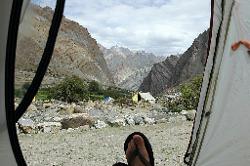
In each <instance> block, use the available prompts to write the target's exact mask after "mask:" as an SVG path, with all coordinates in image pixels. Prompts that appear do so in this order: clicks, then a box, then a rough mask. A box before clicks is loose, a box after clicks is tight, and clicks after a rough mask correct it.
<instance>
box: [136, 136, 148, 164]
mask: <svg viewBox="0 0 250 166" xmlns="http://www.w3.org/2000/svg"><path fill="white" fill-rule="evenodd" d="M133 140H134V143H135V145H136V147H137V148H138V150H139V152H140V154H141V155H142V156H143V157H144V158H145V159H146V160H148V161H149V157H148V152H147V149H146V147H145V143H144V140H143V138H142V137H141V136H139V135H135V136H134V137H133Z"/></svg>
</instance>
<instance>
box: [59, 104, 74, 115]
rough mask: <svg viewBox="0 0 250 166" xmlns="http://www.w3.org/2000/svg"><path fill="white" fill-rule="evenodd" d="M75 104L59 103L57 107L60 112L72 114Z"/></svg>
mask: <svg viewBox="0 0 250 166" xmlns="http://www.w3.org/2000/svg"><path fill="white" fill-rule="evenodd" d="M75 107H76V105H75V104H74V103H73V104H70V105H60V106H59V108H61V110H60V113H62V114H69V115H70V114H73V113H74V112H75Z"/></svg>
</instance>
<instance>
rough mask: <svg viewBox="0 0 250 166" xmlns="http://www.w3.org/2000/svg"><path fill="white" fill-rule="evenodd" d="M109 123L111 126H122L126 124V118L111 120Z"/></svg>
mask: <svg viewBox="0 0 250 166" xmlns="http://www.w3.org/2000/svg"><path fill="white" fill-rule="evenodd" d="M108 124H109V125H110V126H111V127H122V126H126V123H125V120H124V119H115V120H110V121H108Z"/></svg>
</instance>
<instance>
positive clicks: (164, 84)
mask: <svg viewBox="0 0 250 166" xmlns="http://www.w3.org/2000/svg"><path fill="white" fill-rule="evenodd" d="M178 60H179V57H178V56H174V55H172V56H170V57H168V58H167V59H166V60H165V61H163V62H160V63H157V64H155V65H154V66H153V67H152V69H151V71H150V72H149V74H148V76H146V77H145V78H144V80H143V83H142V84H141V86H140V90H141V91H143V92H151V93H152V94H153V95H156V94H158V93H161V92H162V90H164V89H166V88H168V86H169V85H171V78H172V74H173V73H174V70H175V65H176V63H177V61H178Z"/></svg>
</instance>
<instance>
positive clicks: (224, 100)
mask: <svg viewBox="0 0 250 166" xmlns="http://www.w3.org/2000/svg"><path fill="white" fill-rule="evenodd" d="M249 9H250V2H249V0H234V1H233V0H224V1H223V0H217V1H215V3H214V9H213V12H214V17H213V27H212V33H213V35H212V39H211V45H210V51H209V57H208V60H207V66H206V70H205V75H204V81H203V87H202V91H201V96H200V103H199V106H198V112H197V117H196V120H195V124H194V128H193V135H192V138H191V142H190V146H189V148H188V151H187V153H188V154H189V156H190V157H189V158H186V161H188V162H189V165H196V166H200V165H202V166H212V165H216V166H231V165H232V166H233V165H234V166H235V165H241V166H245V165H249V162H250V144H249V142H250V132H249V130H248V128H249V125H250V122H249V119H250V112H249V111H250V109H249V108H250V102H249V99H250V77H249V75H250V56H249V54H248V52H247V51H248V50H247V48H245V47H244V46H241V47H240V48H239V49H238V50H237V51H235V52H234V51H232V50H231V45H232V44H233V43H234V42H237V41H239V40H242V39H246V40H250V19H249V18H250V13H249Z"/></svg>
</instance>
